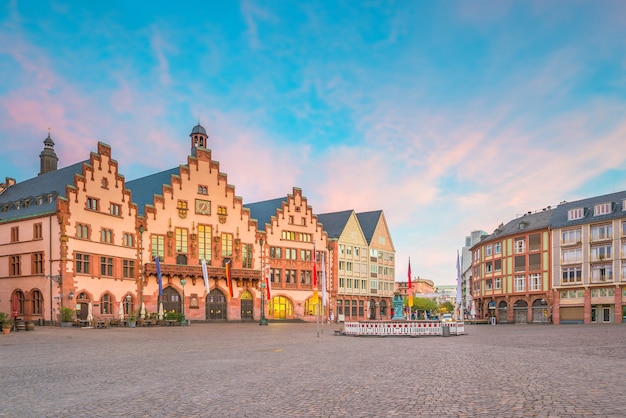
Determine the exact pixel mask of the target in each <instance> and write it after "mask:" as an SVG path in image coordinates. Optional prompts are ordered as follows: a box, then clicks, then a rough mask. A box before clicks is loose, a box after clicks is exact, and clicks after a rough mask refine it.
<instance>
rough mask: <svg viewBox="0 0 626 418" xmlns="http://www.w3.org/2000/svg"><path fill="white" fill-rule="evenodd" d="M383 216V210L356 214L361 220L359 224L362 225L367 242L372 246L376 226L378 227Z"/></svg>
mask: <svg viewBox="0 0 626 418" xmlns="http://www.w3.org/2000/svg"><path fill="white" fill-rule="evenodd" d="M382 214H383V211H382V210H374V211H371V212H363V213H357V214H356V217H357V218H358V220H359V224H361V229H362V230H363V235H365V240H366V241H367V244H368V245H371V244H372V238H373V237H374V232H375V231H376V226H377V225H378V221H379V220H380V217H381V216H382Z"/></svg>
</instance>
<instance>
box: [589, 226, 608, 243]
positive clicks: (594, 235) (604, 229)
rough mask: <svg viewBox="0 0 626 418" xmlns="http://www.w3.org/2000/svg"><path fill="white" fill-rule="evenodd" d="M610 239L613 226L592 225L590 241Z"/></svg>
mask: <svg viewBox="0 0 626 418" xmlns="http://www.w3.org/2000/svg"><path fill="white" fill-rule="evenodd" d="M611 238H613V226H612V225H611V224H604V225H593V226H592V227H591V241H600V240H604V239H611Z"/></svg>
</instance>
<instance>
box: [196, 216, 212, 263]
mask: <svg viewBox="0 0 626 418" xmlns="http://www.w3.org/2000/svg"><path fill="white" fill-rule="evenodd" d="M198 258H199V259H200V260H206V261H207V262H210V261H211V226H210V225H198Z"/></svg>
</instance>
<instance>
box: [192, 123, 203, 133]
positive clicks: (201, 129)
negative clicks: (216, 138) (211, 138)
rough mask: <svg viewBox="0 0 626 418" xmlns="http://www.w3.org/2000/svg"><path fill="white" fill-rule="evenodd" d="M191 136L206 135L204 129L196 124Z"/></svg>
mask: <svg viewBox="0 0 626 418" xmlns="http://www.w3.org/2000/svg"><path fill="white" fill-rule="evenodd" d="M193 134H202V135H206V129H204V128H203V127H202V125H200V124H197V125H196V126H194V127H193V129H192V130H191V135H193Z"/></svg>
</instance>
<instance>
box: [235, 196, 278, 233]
mask: <svg viewBox="0 0 626 418" xmlns="http://www.w3.org/2000/svg"><path fill="white" fill-rule="evenodd" d="M283 202H285V203H287V196H285V197H279V198H277V199H271V200H264V201H262V202H255V203H246V204H245V205H243V207H244V208H248V209H249V210H250V218H252V219H256V220H257V222H258V230H259V231H265V224H266V223H267V224H269V223H270V219H271V217H272V216H276V210H277V209H279V208H281V207H282V204H283Z"/></svg>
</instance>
